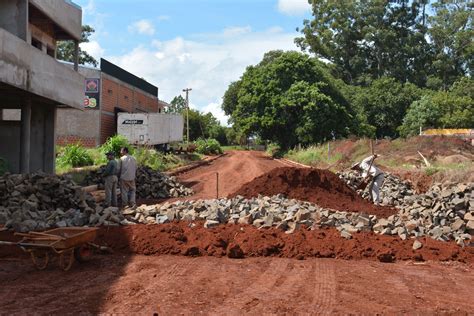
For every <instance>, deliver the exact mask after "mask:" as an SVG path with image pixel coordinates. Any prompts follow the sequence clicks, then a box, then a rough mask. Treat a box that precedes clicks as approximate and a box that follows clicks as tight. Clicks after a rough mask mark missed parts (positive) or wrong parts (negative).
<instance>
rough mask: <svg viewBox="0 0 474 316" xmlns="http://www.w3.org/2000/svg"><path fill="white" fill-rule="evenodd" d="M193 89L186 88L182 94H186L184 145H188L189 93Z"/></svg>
mask: <svg viewBox="0 0 474 316" xmlns="http://www.w3.org/2000/svg"><path fill="white" fill-rule="evenodd" d="M191 90H193V89H191V88H186V89H183V92H186V143H187V144H189V91H191Z"/></svg>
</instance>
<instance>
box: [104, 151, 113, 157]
mask: <svg viewBox="0 0 474 316" xmlns="http://www.w3.org/2000/svg"><path fill="white" fill-rule="evenodd" d="M105 155H106V156H115V153H114V152H113V151H109V152H107V153H106V154H105Z"/></svg>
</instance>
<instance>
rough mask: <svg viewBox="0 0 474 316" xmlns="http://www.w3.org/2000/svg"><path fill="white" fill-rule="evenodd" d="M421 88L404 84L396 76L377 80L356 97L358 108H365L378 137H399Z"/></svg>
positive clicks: (369, 121)
mask: <svg viewBox="0 0 474 316" xmlns="http://www.w3.org/2000/svg"><path fill="white" fill-rule="evenodd" d="M420 93H421V91H420V89H419V88H417V87H416V86H415V85H413V84H411V83H405V84H402V83H400V82H398V81H397V80H395V79H394V78H387V77H384V78H381V79H378V80H375V81H374V82H373V83H372V85H371V86H370V87H368V88H366V89H361V90H360V93H359V94H358V95H357V96H355V97H354V103H355V104H354V105H355V107H356V108H360V109H363V113H365V115H366V118H367V123H368V124H369V125H371V126H374V127H375V128H376V136H377V137H385V136H389V137H397V136H398V135H399V134H398V129H397V128H398V127H399V126H400V125H401V124H402V121H403V118H404V117H405V114H406V111H407V109H408V107H409V106H410V104H412V103H413V101H416V100H418V99H419V98H420V97H421V96H420Z"/></svg>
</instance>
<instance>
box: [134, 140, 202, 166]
mask: <svg viewBox="0 0 474 316" xmlns="http://www.w3.org/2000/svg"><path fill="white" fill-rule="evenodd" d="M134 157H135V159H137V163H138V164H139V165H140V166H146V167H150V168H151V169H153V170H156V171H166V170H170V169H174V168H177V167H181V166H184V165H186V164H188V163H189V162H191V161H197V160H200V159H201V157H200V156H199V155H198V154H190V155H184V156H177V155H174V154H164V153H161V152H158V151H156V150H155V149H152V148H149V147H147V146H142V147H138V148H137V149H136V150H135V153H134Z"/></svg>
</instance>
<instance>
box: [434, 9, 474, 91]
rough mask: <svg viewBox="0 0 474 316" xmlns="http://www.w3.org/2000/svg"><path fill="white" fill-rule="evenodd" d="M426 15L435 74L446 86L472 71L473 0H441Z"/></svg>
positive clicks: (473, 72) (473, 71) (473, 43)
mask: <svg viewBox="0 0 474 316" xmlns="http://www.w3.org/2000/svg"><path fill="white" fill-rule="evenodd" d="M432 7H433V10H434V12H435V13H434V15H433V16H431V17H429V18H428V21H429V23H430V29H429V35H430V37H431V39H432V42H433V49H434V51H435V61H434V63H433V66H434V71H435V75H436V76H437V77H438V78H440V79H441V80H442V83H443V88H444V89H447V88H448V87H449V86H450V85H451V84H452V83H453V82H454V81H456V80H457V79H459V77H462V76H465V75H469V76H471V77H472V76H473V75H474V29H473V19H474V3H473V2H472V1H463V0H442V1H441V0H440V1H437V2H435V3H434V4H433V5H432Z"/></svg>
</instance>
